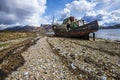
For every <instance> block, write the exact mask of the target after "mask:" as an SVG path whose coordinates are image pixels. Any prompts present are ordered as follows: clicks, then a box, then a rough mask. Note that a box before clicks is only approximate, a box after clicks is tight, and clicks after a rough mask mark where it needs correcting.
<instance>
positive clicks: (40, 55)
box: [5, 36, 120, 80]
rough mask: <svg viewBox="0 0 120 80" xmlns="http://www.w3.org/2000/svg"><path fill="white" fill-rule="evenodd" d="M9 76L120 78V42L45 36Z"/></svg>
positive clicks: (25, 79)
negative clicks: (22, 63)
mask: <svg viewBox="0 0 120 80" xmlns="http://www.w3.org/2000/svg"><path fill="white" fill-rule="evenodd" d="M21 55H22V57H23V58H24V61H25V63H24V65H23V66H22V67H19V68H18V69H17V70H16V71H14V72H12V73H11V74H10V75H9V76H8V77H6V78H5V80H120V43H119V42H115V41H108V40H103V39H96V41H92V40H90V41H86V40H80V39H74V38H72V39H71V38H57V37H46V36H45V37H42V38H40V39H39V40H38V41H37V43H36V44H34V45H32V46H30V47H29V48H28V50H26V51H25V52H23V53H21Z"/></svg>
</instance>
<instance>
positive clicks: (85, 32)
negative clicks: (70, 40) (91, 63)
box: [53, 21, 99, 38]
mask: <svg viewBox="0 0 120 80" xmlns="http://www.w3.org/2000/svg"><path fill="white" fill-rule="evenodd" d="M98 28H99V26H98V23H97V21H93V22H90V23H88V24H85V25H83V26H79V27H78V28H75V29H72V30H69V31H67V30H66V29H58V28H55V29H53V30H54V32H55V36H59V37H82V38H83V37H89V34H90V33H93V32H96V31H97V30H98Z"/></svg>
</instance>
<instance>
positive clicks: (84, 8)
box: [63, 0, 120, 25]
mask: <svg viewBox="0 0 120 80" xmlns="http://www.w3.org/2000/svg"><path fill="white" fill-rule="evenodd" d="M119 3H120V0H114V1H113V0H74V1H72V2H71V3H68V4H66V6H65V8H64V9H63V12H64V13H65V9H66V10H67V11H69V14H71V15H72V16H75V17H77V18H78V19H80V18H83V19H85V20H86V21H88V22H89V21H92V20H96V19H97V20H98V21H99V23H100V24H101V25H113V24H120V5H119ZM65 14H66V13H65Z"/></svg>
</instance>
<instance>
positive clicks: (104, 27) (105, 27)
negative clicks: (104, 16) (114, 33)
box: [100, 24, 120, 29]
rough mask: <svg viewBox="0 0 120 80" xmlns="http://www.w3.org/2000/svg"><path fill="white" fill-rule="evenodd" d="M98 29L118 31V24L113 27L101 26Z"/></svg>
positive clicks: (119, 25)
mask: <svg viewBox="0 0 120 80" xmlns="http://www.w3.org/2000/svg"><path fill="white" fill-rule="evenodd" d="M100 29H120V24H116V25H113V26H101V27H100Z"/></svg>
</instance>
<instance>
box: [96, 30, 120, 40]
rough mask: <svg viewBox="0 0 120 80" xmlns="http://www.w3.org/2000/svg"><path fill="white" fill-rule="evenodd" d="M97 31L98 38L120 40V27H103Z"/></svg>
mask: <svg viewBox="0 0 120 80" xmlns="http://www.w3.org/2000/svg"><path fill="white" fill-rule="evenodd" d="M95 33H96V37H97V38H104V39H108V40H118V41H120V29H103V30H99V31H97V32H95Z"/></svg>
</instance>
